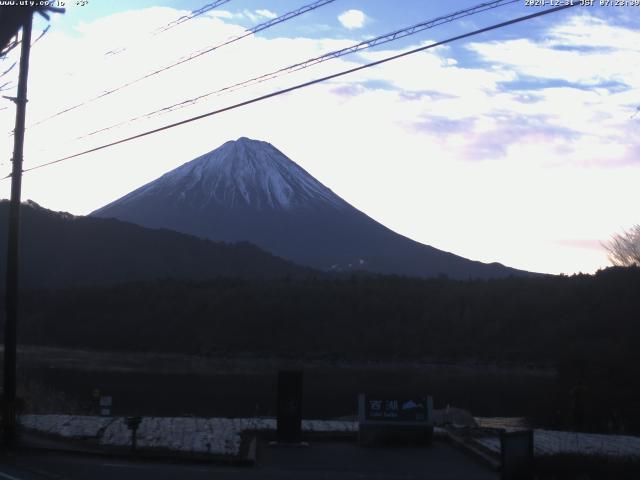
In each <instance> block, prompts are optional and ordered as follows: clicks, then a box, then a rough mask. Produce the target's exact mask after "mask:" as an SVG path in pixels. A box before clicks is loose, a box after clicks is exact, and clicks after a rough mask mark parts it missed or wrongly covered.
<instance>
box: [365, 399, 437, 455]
mask: <svg viewBox="0 0 640 480" xmlns="http://www.w3.org/2000/svg"><path fill="white" fill-rule="evenodd" d="M358 424H359V430H358V442H359V443H360V444H363V445H366V444H372V443H375V442H376V441H378V440H381V441H383V440H414V441H419V442H426V443H429V442H430V441H431V439H432V437H433V397H430V396H428V397H421V398H413V399H411V398H379V397H371V396H368V395H365V394H364V393H361V394H360V395H359V396H358Z"/></svg>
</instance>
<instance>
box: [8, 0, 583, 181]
mask: <svg viewBox="0 0 640 480" xmlns="http://www.w3.org/2000/svg"><path fill="white" fill-rule="evenodd" d="M578 5H579V4H578V3H573V4H566V5H562V6H559V7H554V8H549V9H546V10H541V11H539V12H536V13H532V14H529V15H524V16H522V17H518V18H514V19H511V20H508V21H506V22H501V23H497V24H494V25H491V26H489V27H484V28H481V29H479V30H474V31H472V32H468V33H464V34H461V35H457V36H455V37H451V38H448V39H446V40H442V41H439V42H435V43H431V44H429V45H424V46H422V47H418V48H414V49H413V50H408V51H406V52H403V53H398V54H396V55H392V56H390V57H386V58H383V59H382V60H377V61H375V62H371V63H367V64H364V65H360V66H358V67H354V68H350V69H348V70H343V71H341V72H338V73H334V74H332V75H327V76H325V77H321V78H317V79H315V80H311V81H308V82H304V83H300V84H298V85H294V86H292V87H288V88H285V89H282V90H277V91H275V92H271V93H268V94H266V95H262V96H259V97H255V98H252V99H250V100H245V101H243V102H240V103H236V104H234V105H230V106H228V107H224V108H220V109H218V110H214V111H211V112H207V113H203V114H201V115H197V116H195V117H191V118H187V119H185V120H181V121H179V122H175V123H171V124H169V125H165V126H163V127H159V128H155V129H153V130H148V131H146V132H142V133H139V134H137V135H133V136H130V137H126V138H123V139H120V140H116V141H114V142H110V143H107V144H104V145H100V146H98V147H94V148H91V149H89V150H84V151H82V152H78V153H74V154H73V155H67V156H66V157H62V158H59V159H57V160H52V161H50V162H45V163H41V164H39V165H36V166H34V167H31V168H27V169H25V170H24V172H30V171H33V170H37V169H40V168H43V167H47V166H50V165H54V164H56V163H61V162H64V161H66V160H70V159H72V158H77V157H81V156H84V155H87V154H89V153H93V152H97V151H99V150H104V149H106V148H110V147H113V146H116V145H120V144H122V143H127V142H130V141H132V140H136V139H138V138H142V137H146V136H149V135H153V134H155V133H159V132H162V131H165V130H169V129H171V128H175V127H179V126H181V125H186V124H187V123H191V122H195V121H196V120H201V119H203V118H207V117H211V116H214V115H218V114H220V113H224V112H228V111H230V110H235V109H237V108H240V107H244V106H246V105H250V104H252V103H256V102H260V101H262V100H266V99H268V98H272V97H277V96H280V95H284V94H285V93H289V92H292V91H294V90H299V89H302V88H305V87H309V86H311V85H315V84H317V83H321V82H325V81H327V80H333V79H334V78H338V77H342V76H344V75H348V74H350V73H354V72H358V71H360V70H364V69H366V68H371V67H375V66H377V65H382V64H384V63H387V62H391V61H393V60H397V59H399V58H403V57H407V56H409V55H413V54H416V53H419V52H423V51H425V50H430V49H432V48H435V47H439V46H441V45H445V44H447V43H451V42H454V41H457V40H462V39H464V38H468V37H472V36H475V35H479V34H482V33H486V32H489V31H492V30H496V29H498V28H503V27H506V26H509V25H513V24H516V23H521V22H524V21H527V20H532V19H534V18H537V17H541V16H544V15H548V14H550V13H555V12H559V11H561V10H565V9H567V8H571V7H575V6H578ZM10 177H11V175H7V176H6V177H4V178H3V179H2V180H4V179H6V178H10Z"/></svg>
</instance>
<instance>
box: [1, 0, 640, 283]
mask: <svg viewBox="0 0 640 480" xmlns="http://www.w3.org/2000/svg"><path fill="white" fill-rule="evenodd" d="M74 3H75V2H74ZM205 3H207V2H206V1H204V0H200V1H169V0H167V1H160V0H155V1H153V0H136V1H130V2H98V1H96V0H89V3H88V5H86V6H83V7H78V6H75V5H70V6H69V9H68V12H67V14H65V15H63V16H56V17H55V18H54V20H53V22H52V27H51V30H50V31H49V33H48V34H47V35H46V36H45V37H44V38H43V39H42V40H41V41H40V42H39V43H38V44H37V45H36V46H35V47H34V49H33V53H32V62H31V78H30V103H29V110H28V122H27V123H28V124H30V128H29V129H28V131H27V146H26V148H27V152H26V153H27V154H26V157H25V164H26V166H29V165H37V164H39V163H42V162H46V161H50V160H52V159H55V158H59V157H61V156H64V155H68V154H71V153H75V152H77V151H80V150H83V149H86V148H91V147H94V146H97V145H100V144H102V143H106V142H109V141H113V140H117V139H119V138H122V137H125V136H128V135H132V134H136V133H139V132H141V131H144V130H147V129H150V128H155V127H158V126H161V125H164V124H167V123H171V122H174V121H179V120H182V119H184V118H187V117H190V116H193V115H197V114H200V113H204V112H206V111H210V110H213V109H215V108H220V107H223V106H226V105H230V104H233V103H235V102H239V101H243V100H246V99H248V98H251V97H253V96H257V95H262V94H265V93H268V92H270V91H273V90H276V89H278V88H285V87H287V86H291V85H294V84H296V83H299V82H303V81H307V80H310V79H313V78H317V77H319V76H322V75H328V74H331V73H335V72H338V71H341V70H344V69H347V68H351V67H353V66H356V65H359V64H362V63H365V62H370V61H373V60H378V59H380V58H383V57H385V56H389V55H394V54H397V53H399V52H401V51H403V50H406V49H409V48H414V47H417V46H421V45H425V44H427V43H429V42H432V41H434V40H442V39H445V38H448V37H451V36H455V35H459V34H461V33H465V32H468V31H470V30H473V29H477V28H481V27H484V26H488V25H490V24H494V23H498V22H502V21H505V20H507V19H510V18H514V17H517V16H521V15H526V14H530V13H534V12H535V11H538V10H540V8H541V7H526V6H525V5H524V0H523V1H522V2H517V3H514V4H511V5H508V6H504V7H500V8H498V9H495V10H491V11H488V12H484V13H481V14H478V15H474V16H471V17H467V18H465V19H462V20H459V21H456V22H454V23H451V24H447V25H442V26H439V27H436V28H434V29H431V30H427V31H423V32H421V33H419V34H417V35H415V36H411V37H407V38H404V39H402V40H399V41H397V42H393V43H389V44H386V45H382V46H378V47H376V48H375V49H371V50H366V51H362V52H360V53H359V54H357V55H352V56H349V57H342V58H340V59H334V60H331V61H329V62H325V63H322V64H320V65H316V66H314V67H312V68H309V69H306V70H303V71H300V72H296V73H294V74H291V75H287V76H284V77H281V78H278V79H275V80H272V81H269V82H264V83H262V84H259V85H252V86H250V87H249V88H245V89H241V90H238V91H234V92H231V93H229V94H228V95H226V94H225V95H223V96H218V95H212V96H208V97H207V98H206V99H205V100H203V101H199V102H196V103H195V104H193V105H190V106H188V107H187V108H181V109H178V110H175V111H172V112H169V113H166V112H165V113H166V114H162V115H153V116H150V117H149V118H147V117H145V118H142V119H139V118H138V117H141V116H142V117H144V114H147V113H149V112H153V111H156V110H158V109H161V108H163V107H166V106H168V105H173V104H176V103H179V102H183V101H185V100H188V99H191V98H195V97H197V96H200V95H202V94H204V93H208V92H211V91H214V90H216V89H219V88H223V87H226V86H229V85H232V84H234V83H237V82H239V81H242V80H246V79H248V78H252V77H254V76H257V75H261V74H264V73H268V72H271V71H273V70H276V69H278V68H281V67H285V66H287V65H290V64H292V63H296V62H299V61H302V60H305V59H308V58H312V57H315V56H317V55H321V54H323V53H326V52H329V51H332V50H336V49H339V48H344V47H347V46H349V45H352V44H355V43H357V42H360V41H362V40H365V39H368V38H372V37H374V36H377V35H380V34H383V33H387V32H391V31H394V30H397V29H400V28H404V27H408V26H411V25H413V24H416V23H418V22H421V21H424V20H429V19H432V18H434V17H438V16H441V15H444V14H447V13H450V12H452V11H455V10H461V9H464V8H468V7H471V6H474V5H477V4H478V3H480V2H479V1H468V0H459V1H456V2H450V1H444V0H431V1H424V0H423V1H417V0H416V1H411V0H405V1H402V2H390V1H388V0H360V1H352V0H336V1H335V2H333V3H331V4H328V5H325V6H323V7H321V8H319V9H317V10H315V11H313V12H309V13H306V14H304V15H301V16H300V17H298V18H295V19H293V20H290V21H288V22H286V23H283V24H280V25H278V26H275V27H273V28H272V29H269V30H266V31H264V32H261V33H259V34H258V35H256V36H251V37H249V38H246V39H243V40H242V41H239V42H236V43H234V44H233V45H230V46H228V47H224V48H221V49H219V50H216V51H215V52H212V53H210V54H207V55H203V56H201V57H199V58H198V59H197V60H193V61H190V62H188V63H185V64H184V65H181V66H179V67H176V68H172V69H170V70H169V71H167V72H165V73H163V74H161V75H157V76H154V77H153V78H150V79H147V80H145V81H141V82H139V83H136V84H135V85H133V86H131V87H128V88H126V89H123V90H122V91H118V92H117V93H116V94H113V95H109V96H108V97H105V98H103V99H101V100H98V101H93V102H89V103H88V104H87V105H86V106H83V107H82V108H79V109H77V110H73V111H72V112H69V113H67V114H65V115H61V116H59V117H56V118H55V119H53V120H50V121H48V122H45V123H43V124H42V125H40V126H35V125H33V122H36V121H38V120H41V119H44V118H46V117H48V116H50V115H51V114H53V113H55V112H58V111H60V110H61V109H63V108H66V107H68V106H71V105H75V104H77V103H78V102H82V101H86V100H88V99H91V98H93V97H95V96H96V95H97V94H99V93H101V92H103V91H105V90H109V89H113V88H116V87H118V86H120V85H122V84H123V83H126V82H129V81H131V80H132V79H136V78H139V77H141V76H143V75H145V74H147V73H149V72H151V71H154V70H156V69H158V68H162V67H164V66H166V65H167V64H171V63H173V62H175V61H177V60H179V59H182V58H185V56H188V55H190V54H192V53H193V52H195V51H199V50H201V49H203V48H205V47H210V46H212V45H216V44H218V43H220V42H222V41H224V40H225V39H228V38H229V37H233V36H235V35H238V34H241V33H242V32H243V30H244V29H245V28H248V27H251V26H253V25H256V24H257V23H261V22H263V21H266V20H268V19H269V18H273V17H274V16H275V15H282V14H283V13H286V12H288V11H290V10H293V9H296V8H298V7H300V6H302V5H303V4H305V2H304V1H303V0H278V1H275V0H231V1H230V2H228V3H227V4H225V5H223V6H221V7H219V8H218V9H216V10H212V11H211V12H209V13H208V14H206V15H202V16H201V17H199V18H197V19H194V20H191V21H189V22H185V23H183V24H181V25H179V26H177V27H175V28H173V29H171V30H169V31H167V32H165V33H163V34H160V35H156V36H154V35H151V34H150V33H149V32H152V31H154V30H155V29H157V28H158V27H160V26H162V25H165V24H166V23H168V22H171V21H173V20H175V19H176V18H179V17H180V16H182V15H185V14H188V12H189V11H190V10H193V9H197V8H200V7H201V6H202V5H204V4H205ZM639 12H640V7H592V8H586V7H576V8H573V9H569V10H567V11H563V12H559V13H555V14H552V15H548V16H545V17H542V18H539V19H536V20H532V21H529V22H526V23H524V24H519V25H514V26H510V27H507V28H504V29H501V30H497V31H492V32H488V33H485V34H482V35H480V36H477V37H473V38H471V39H468V40H465V41H461V42H457V43H453V44H450V45H447V46H445V47H441V48H438V49H434V50H430V51H428V52H424V53H421V54H418V55H413V56H411V57H407V58H405V59H403V60H399V61H396V62H392V63H388V64H385V65H382V66H379V67H376V68H373V69H368V70H366V71H363V72H358V73H356V74H353V75H350V76H347V77H342V78H340V79H336V80H334V81H331V82H328V83H326V84H322V85H318V86H314V87H312V88H309V89H305V90H301V91H298V92H295V93H291V94H288V95H286V96H283V97H278V99H274V100H270V101H268V102H261V103H260V104H255V105H252V106H250V107H247V108H243V109H240V110H237V111H234V112H231V113H229V114H225V115H222V116H220V117H212V118H210V119H207V120H203V121H201V122H195V123H192V124H189V126H188V127H181V128H178V129H174V130H171V131H169V132H167V133H166V134H163V135H160V136H154V137H147V138H145V139H144V140H140V141H136V142H131V143H128V144H126V145H122V146H120V147H116V148H113V149H110V150H105V151H103V152H100V153H96V154H93V155H90V156H86V157H82V158H79V159H77V160H73V161H69V162H65V163H63V164H60V165H57V166H54V167H50V168H45V169H42V170H38V171H35V172H33V173H29V174H27V175H25V182H24V197H25V198H32V199H33V200H35V201H37V202H38V203H41V204H42V205H44V206H46V207H49V208H53V209H56V210H66V211H70V212H71V213H75V214H86V213H88V212H90V211H92V210H94V209H96V208H98V207H100V206H102V205H104V204H106V203H108V202H109V201H111V200H113V199H115V198H118V197H120V196H122V195H124V194H125V193H127V192H129V191H131V190H133V189H134V188H136V187H138V186H140V185H141V184H144V183H146V182H148V181H151V180H153V179H154V178H157V177H158V176H159V175H161V174H162V173H164V172H166V171H167V170H170V169H172V168H175V167H177V166H178V165H180V164H182V163H184V162H186V161H188V160H190V159H192V158H194V157H196V156H198V155H200V154H202V153H204V152H207V151H209V150H212V149H214V148H216V147H217V146H219V145H220V144H222V143H224V141H226V140H229V139H233V138H238V137H240V136H249V137H253V138H257V139H261V140H266V141H269V142H271V143H272V144H274V145H275V146H276V147H278V148H279V149H281V150H282V151H283V152H284V153H285V154H287V155H288V156H289V157H291V158H292V159H293V160H294V161H296V162H298V163H299V164H301V165H302V166H303V167H304V168H305V169H307V170H308V171H309V172H311V173H312V174H313V175H314V176H316V177H317V178H318V179H319V180H320V181H322V182H323V183H325V184H326V185H327V186H328V187H329V188H331V189H333V190H334V191H335V192H336V193H338V194H339V195H341V196H342V197H343V198H345V199H346V200H347V201H349V202H350V203H352V204H353V205H354V206H356V207H357V208H360V209H361V210H363V211H365V212H366V213H367V214H368V215H370V216H372V217H373V218H375V219H377V220H379V221H381V222H382V223H384V224H385V225H387V226H389V227H390V228H392V229H394V230H396V231H398V232H399V233H402V234H404V235H407V236H409V237H411V238H414V239H416V240H418V241H420V242H423V243H426V244H431V245H433V246H435V247H437V248H440V249H443V250H447V251H452V252H454V253H457V254H460V255H463V256H465V257H468V258H472V259H477V260H482V261H487V262H489V261H499V262H501V263H504V264H507V265H510V266H513V267H517V268H524V269H528V270H535V271H544V272H554V273H560V272H564V273H573V272H578V271H585V272H587V271H595V270H596V269H597V268H600V267H602V266H605V265H606V264H607V258H606V254H605V252H604V250H603V248H602V246H601V242H602V241H606V240H607V239H608V238H609V236H610V235H611V234H613V233H616V232H618V231H620V230H621V229H623V228H628V227H629V226H631V225H633V224H635V223H638V221H639V219H638V212H637V207H636V206H637V205H638V204H639V200H640V198H638V194H637V193H636V191H637V190H638V189H637V188H636V186H637V185H638V182H639V181H640V172H639V161H640V158H639V154H640V148H639V146H638V142H639V141H640V133H638V132H639V130H638V122H640V114H639V115H635V111H636V109H637V107H638V105H640V92H639V91H638V89H639V88H640V33H639V31H640V30H639V29H638V27H639V26H640V25H639V23H640V22H639V21H638V18H639V17H638V13H639ZM45 25H46V22H44V21H43V20H38V21H37V23H36V30H41V29H42V28H44V26H45ZM122 48H125V50H122V51H120V50H121V49H122ZM108 51H118V52H119V53H117V54H115V55H113V54H111V55H105V53H106V52H108ZM16 53H17V52H16ZM11 61H12V58H8V59H5V60H4V63H5V64H8V62H11ZM134 118H138V119H137V120H135V121H130V122H129V121H126V122H123V121H125V120H129V119H134ZM12 122H13V108H12V107H11V108H6V109H4V110H0V126H2V127H5V129H6V130H7V131H8V130H10V129H11V125H12ZM30 122H31V123H30ZM115 125H117V126H116V127H114V128H111V129H109V130H106V131H103V132H101V133H100V134H95V135H91V136H89V137H86V135H87V134H88V133H90V132H93V131H96V130H99V129H101V128H103V127H107V126H115ZM0 148H2V149H3V150H4V151H5V155H4V157H5V158H9V157H10V150H11V142H10V138H9V137H7V138H6V139H5V140H0ZM8 168H9V164H8V162H6V161H4V162H2V161H0V173H4V172H5V171H7V169H8ZM0 196H2V197H6V196H8V182H4V184H0Z"/></svg>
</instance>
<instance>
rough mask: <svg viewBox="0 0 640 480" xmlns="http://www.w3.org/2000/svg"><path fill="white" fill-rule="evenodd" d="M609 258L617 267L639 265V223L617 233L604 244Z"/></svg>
mask: <svg viewBox="0 0 640 480" xmlns="http://www.w3.org/2000/svg"><path fill="white" fill-rule="evenodd" d="M604 247H605V248H606V249H607V251H608V252H609V260H610V261H611V263H612V264H613V265H616V266H619V267H632V266H634V265H635V266H640V225H635V226H633V227H631V228H630V229H629V230H625V231H623V232H622V233H617V234H615V235H614V236H613V237H611V240H609V241H608V242H607V243H605V244H604Z"/></svg>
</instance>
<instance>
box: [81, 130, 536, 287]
mask: <svg viewBox="0 0 640 480" xmlns="http://www.w3.org/2000/svg"><path fill="white" fill-rule="evenodd" d="M91 215H93V216H96V217H113V218H117V219H120V220H125V221H129V222H133V223H137V224H139V225H142V226H145V227H151V228H168V229H171V230H176V231H178V232H183V233H188V234H191V235H196V236H199V237H203V238H208V239H211V240H216V241H225V242H239V241H249V242H252V243H254V244H256V245H258V246H259V247H261V248H263V249H266V250H268V251H270V252H272V253H274V254H276V255H278V256H281V257H283V258H286V259H289V260H293V261H294V262H296V263H299V264H302V265H307V266H311V267H314V268H318V269H322V270H338V271H348V270H367V271H372V272H378V273H387V274H399V275H410V276H418V277H433V276H438V275H447V276H449V277H452V278H462V279H466V278H496V277H505V276H509V275H519V274H520V275H522V274H527V272H522V271H518V270H515V269H511V268H508V267H505V266H503V265H501V264H498V263H491V264H486V263H481V262H477V261H472V260H468V259H465V258H463V257H460V256H457V255H454V254H452V253H448V252H444V251H441V250H438V249H436V248H433V247H431V246H428V245H424V244H421V243H418V242H415V241H413V240H411V239H409V238H407V237H404V236H402V235H399V234H397V233H395V232H393V231H391V230H389V229H388V228H386V227H385V226H383V225H382V224H380V223H378V222H376V221H375V220H373V219H372V218H370V217H368V216H367V215H365V214H364V213H362V212H361V211H359V210H357V209H356V208H354V207H352V206H351V205H349V204H348V203H347V202H346V201H344V200H343V199H341V198H340V197H339V196H338V195H336V194H335V193H333V192H332V191H331V190H330V189H329V188H327V187H326V186H324V185H323V184H322V183H320V182H319V181H318V180H316V179H315V178H313V177H312V176H311V175H310V174H309V173H307V172H306V171H305V170H304V169H303V168H301V167H300V166H299V165H297V164H296V163H295V162H293V161H292V160H290V159H289V158H287V157H286V156H285V155H284V154H283V153H282V152H280V151H279V150H278V149H276V148H275V147H273V146H272V145H271V144H269V143H267V142H262V141H257V140H251V139H248V138H240V139H238V140H236V141H229V142H226V143H225V144H223V145H222V146H220V147H219V148H217V149H215V150H213V151H212V152H210V153H207V154H205V155H202V156H201V157H198V158H196V159H195V160H192V161H191V162H188V163H186V164H184V165H182V166H180V167H178V168H176V169H175V170H172V171H170V172H168V173H166V174H165V175H163V176H161V177H160V178H158V179H156V180H154V181H152V182H151V183H148V184H147V185H144V186H142V187H140V188H138V189H137V190H135V191H133V192H131V193H129V194H128V195H125V196H124V197H122V198H120V199H118V200H116V201H114V202H112V203H110V204H108V205H106V206H105V207H102V208H100V209H99V210H96V211H95V212H93V213H92V214H91Z"/></svg>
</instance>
